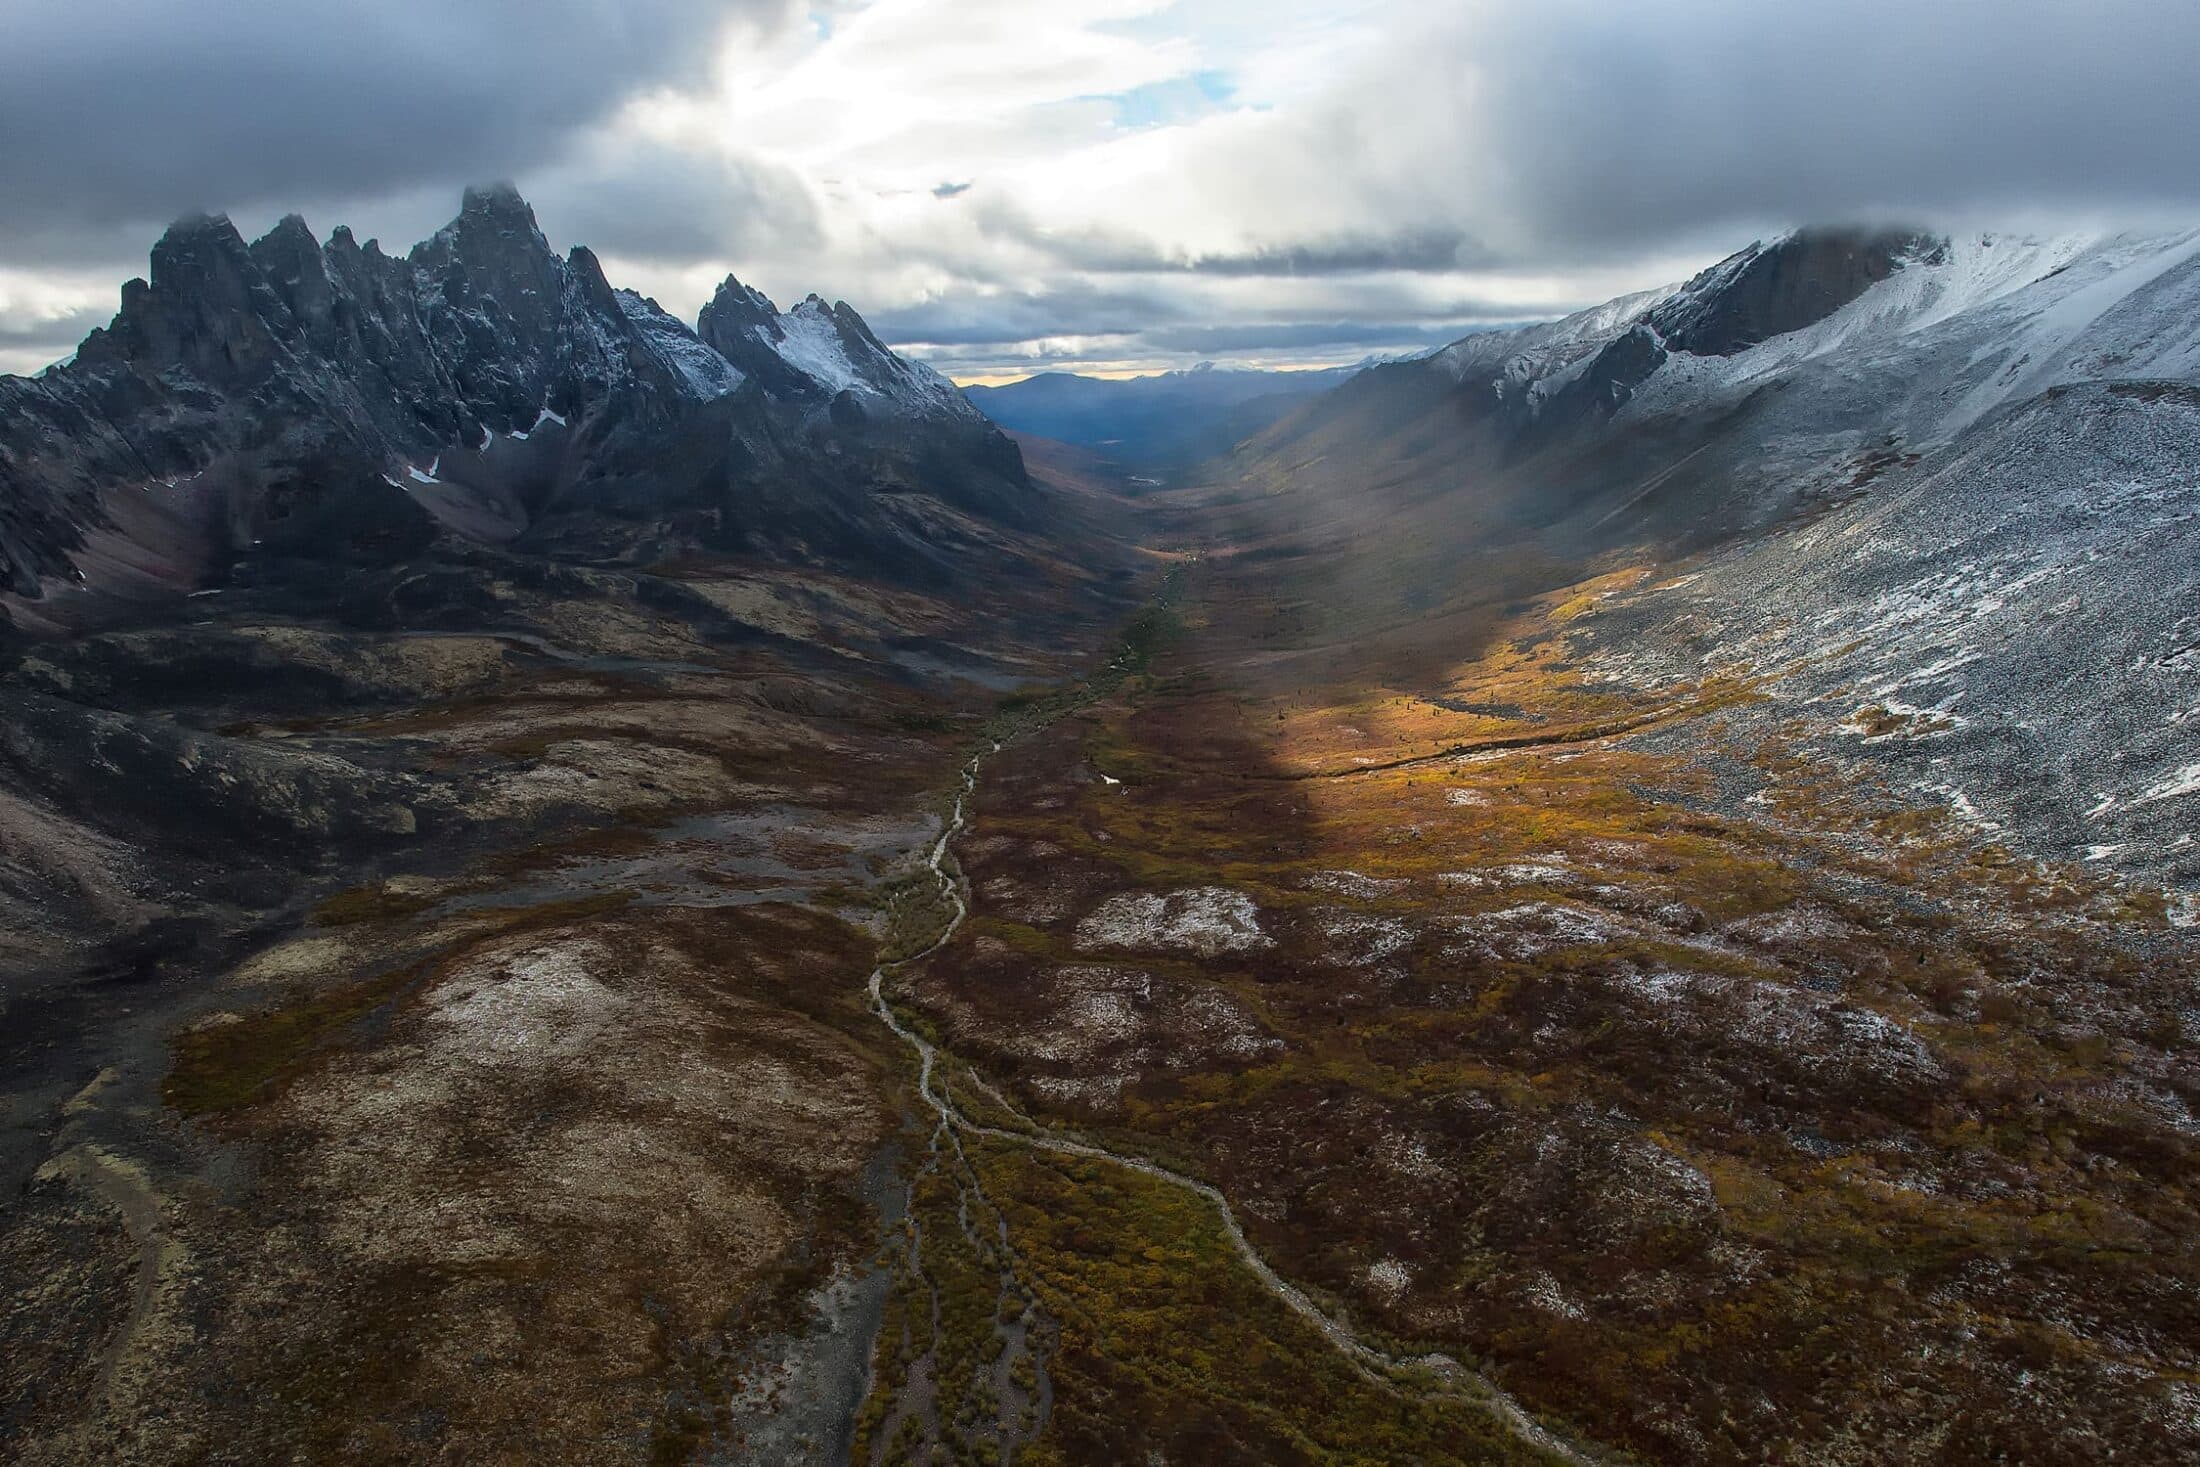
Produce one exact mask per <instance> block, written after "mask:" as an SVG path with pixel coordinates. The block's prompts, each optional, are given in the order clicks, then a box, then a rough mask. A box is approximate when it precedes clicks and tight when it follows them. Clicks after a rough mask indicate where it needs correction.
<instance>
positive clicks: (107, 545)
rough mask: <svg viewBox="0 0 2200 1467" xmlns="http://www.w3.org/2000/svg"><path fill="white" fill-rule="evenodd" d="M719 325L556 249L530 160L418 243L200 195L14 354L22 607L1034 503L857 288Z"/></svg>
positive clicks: (14, 563) (975, 423)
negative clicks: (82, 305)
mask: <svg viewBox="0 0 2200 1467" xmlns="http://www.w3.org/2000/svg"><path fill="white" fill-rule="evenodd" d="M734 301H739V302H740V303H741V308H742V309H741V312H740V313H739V315H738V316H736V313H734V312H733V311H732V309H731V303H732V302H734ZM703 327H704V330H703V333H701V334H699V333H698V332H696V331H694V330H691V329H689V328H688V327H686V326H685V325H684V324H682V323H680V322H678V321H676V320H675V319H674V318H672V317H671V316H670V315H668V314H667V313H665V312H663V311H662V310H661V309H659V308H657V307H656V305H655V304H654V303H653V302H650V301H647V300H645V299H643V298H641V297H639V296H636V295H634V294H633V293H631V292H619V291H615V290H614V289H613V288H612V287H611V285H610V284H609V282H608V281H607V280H606V279H605V278H604V274H603V270H602V268H601V266H600V264H599V263H598V262H597V260H596V258H595V256H594V255H593V254H592V253H591V252H590V251H589V250H587V249H586V248H585V247H578V246H577V247H575V248H574V249H573V250H572V251H570V252H569V253H568V254H567V255H565V256H563V257H560V256H558V255H557V254H556V253H555V252H554V251H552V250H551V248H550V246H549V243H548V241H547V240H546V239H545V238H544V236H543V234H542V232H541V230H540V228H539V227H538V226H537V225H536V222H535V217H534V213H533V211H532V210H531V209H530V208H529V207H528V206H527V204H526V202H525V201H524V200H523V199H521V198H520V196H519V195H518V193H517V192H515V191H514V190H512V189H510V188H509V187H496V188H483V189H473V190H469V191H468V192H467V194H466V197H465V200H464V203H463V205H462V208H461V210H460V212H459V214H458V216H457V218H455V219H454V220H453V221H452V222H451V223H450V224H449V225H447V226H445V227H444V228H443V229H442V230H440V231H438V232H437V234H436V235H435V236H434V237H433V238H431V239H429V240H427V241H425V242H423V243H422V244H420V245H418V246H416V247H415V248H414V249H413V250H412V251H411V252H410V253H409V254H408V255H406V256H405V257H403V258H402V259H400V258H396V257H393V256H390V255H387V254H384V253H383V252H382V251H381V249H380V248H379V246H378V245H377V244H376V243H375V242H373V241H371V240H370V241H368V242H367V243H366V244H364V245H362V244H360V243H359V242H358V241H357V240H355V239H354V237H353V236H352V234H351V232H350V231H349V230H347V229H343V228H338V229H337V230H335V231H334V232H333V233H332V234H331V235H330V237H329V239H328V240H327V242H326V243H325V244H322V243H320V242H318V241H317V240H316V239H315V237H314V235H313V233H312V232H311V230H310V229H309V228H308V227H307V226H306V224H305V222H304V221H303V220H302V219H299V218H298V217H296V216H290V217H288V218H285V219H284V220H283V221H282V222H281V223H279V224H278V225H277V226H276V227H275V228H274V229H273V230H271V231H270V232H269V233H268V234H267V235H266V236H265V237H263V238H261V239H259V240H257V241H254V242H251V243H249V244H248V243H247V242H246V241H245V240H244V239H243V238H242V236H240V235H239V234H238V232H237V230H236V229H235V227H234V226H233V225H231V224H230V223H229V221H228V220H226V219H221V218H208V217H200V218H192V219H186V220H183V221H179V222H178V223H177V224H176V225H175V226H174V227H173V228H171V229H170V230H169V231H168V233H167V234H166V235H165V236H164V237H163V238H162V239H161V241H160V242H159V244H158V245H156V246H155V248H154V250H153V255H152V269H151V271H150V276H149V278H148V279H143V280H133V281H131V282H130V283H129V284H128V285H127V286H125V287H124V290H123V299H122V308H121V310H120V312H119V313H118V314H117V315H116V317H115V319H114V322H113V323H112V324H111V325H110V326H108V327H106V328H104V329H102V330H99V331H95V332H93V333H92V335H91V336H90V337H89V338H88V339H87V340H86V341H85V343H84V344H83V346H82V347H81V348H80V349H79V350H78V352H77V353H76V355H75V357H74V359H73V360H72V361H70V362H69V363H67V364H66V365H64V366H61V367H58V368H55V369H52V370H49V371H48V372H46V373H43V374H41V375H40V376H38V377H36V378H30V379H26V378H4V379H0V574H4V579H5V583H6V589H7V590H8V592H10V593H11V601H12V605H11V611H12V612H13V613H14V616H15V619H16V620H17V621H19V622H26V621H27V622H30V623H34V624H35V623H37V622H39V621H42V620H46V619H48V618H49V617H52V616H54V615H57V614H58V615H59V616H61V617H62V619H63V620H67V619H68V617H69V615H70V612H69V610H68V609H67V608H66V607H63V608H56V606H55V605H54V598H55V593H59V592H63V591H67V592H69V593H71V595H72V596H74V597H75V598H77V599H79V600H81V599H83V598H85V597H86V596H90V597H92V598H93V599H95V600H96V599H97V598H98V597H100V596H101V595H102V594H104V593H123V594H128V593H131V592H140V593H142V592H145V591H148V590H153V589H159V588H163V587H165V588H168V589H196V588H197V587H198V586H200V585H204V584H209V583H218V582H219V581H220V580H222V579H224V578H225V577H226V576H227V575H228V574H229V573H230V568H231V566H232V565H233V564H234V563H235V562H238V561H244V562H247V563H250V562H253V561H262V560H270V559H277V558H289V559H300V560H306V561H315V560H327V559H335V560H359V559H366V560H370V561H372V560H378V559H389V558H391V557H402V556H404V555H407V554H411V553H416V552H417V551H418V550H419V549H420V547H421V546H423V545H424V544H426V543H427V542H428V541H430V540H432V539H434V538H435V537H436V536H438V535H455V536H458V537H460V538H462V539H469V540H474V541H487V542H507V541H514V540H522V539H524V540H526V541H528V542H529V543H530V544H532V545H538V546H541V547H543V548H546V549H549V550H551V551H552V552H553V553H557V554H561V555H565V556H569V557H573V556H577V557H581V558H595V559H603V558H619V557H622V556H631V555H633V554H637V553H655V552H656V551H661V550H663V549H664V548H666V546H667V544H669V543H676V542H681V541H692V542H694V543H699V544H704V545H708V546H712V547H714V548H719V549H742V550H752V551H762V550H770V551H772V552H774V553H781V554H786V555H789V556H791V557H794V558H797V559H799V558H801V557H802V556H804V555H810V554H815V553H818V551H819V547H820V546H821V545H824V546H831V547H833V550H832V553H835V554H847V555H854V556H856V557H857V558H859V559H861V558H864V557H866V556H868V557H869V558H871V559H872V560H873V561H875V562H877V563H881V564H902V565H911V564H921V563H922V562H923V561H924V559H925V558H926V552H925V549H924V547H923V546H922V544H921V543H919V541H920V539H921V537H918V536H915V535H913V534H912V533H911V532H910V530H909V529H908V528H907V527H906V526H897V525H895V524H894V523H892V520H893V516H892V515H891V514H890V513H888V512H886V511H885V509H884V507H883V505H882V503H881V500H882V499H883V498H884V497H888V496H892V495H895V494H899V493H908V492H916V493H919V494H925V495H933V496H938V497H941V498H943V499H946V500H948V501H951V502H952V503H954V504H955V505H956V506H957V507H959V508H961V509H965V510H969V511H971V512H975V513H978V514H980V515H982V516H990V517H998V518H1001V519H1004V520H1011V521H1016V522H1019V523H1027V522H1029V520H1030V518H1031V516H1032V515H1034V514H1035V513H1037V506H1036V504H1035V502H1034V497H1033V495H1032V492H1031V488H1030V482H1029V480H1028V478H1027V477H1026V475H1025V473H1024V470H1023V466H1022V463H1021V459H1020V456H1019V455H1018V454H1017V452H1016V449H1015V447H1014V445H1013V444H1011V443H1010V442H1009V441H1008V440H1007V439H1005V438H1004V437H1002V436H1001V435H1000V434H999V433H998V432H997V431H996V430H994V429H993V428H992V426H991V425H990V424H988V423H987V422H986V421H985V420H984V418H983V417H982V416H981V415H980V414H978V413H977V411H976V410H975V409H973V408H971V407H970V405H969V404H968V403H967V402H965V401H964V400H963V399H962V398H961V396H960V395H959V394H958V393H956V392H955V390H954V388H953V387H952V386H951V385H950V384H948V383H947V382H946V381H945V380H944V379H942V378H940V377H938V376H937V375H936V374H934V373H932V372H931V371H930V370H929V369H928V368H925V367H922V366H920V365H917V364H914V363H910V362H907V361H904V360H902V359H901V358H899V357H897V356H895V355H894V354H893V353H892V352H891V351H890V350H889V349H888V348H886V347H885V346H884V344H883V343H881V342H879V341H878V339H877V338H876V337H875V336H874V335H873V334H872V333H871V332H870V330H869V328H868V327H867V326H865V325H864V323H863V321H862V318H861V317H860V316H858V315H857V314H856V312H855V311H854V310H853V309H852V308H850V307H848V306H847V305H845V304H841V305H837V306H832V307H828V306H826V305H825V304H824V303H823V302H822V301H820V300H817V299H816V298H815V297H812V298H811V299H810V300H807V301H805V302H803V303H802V304H801V305H799V306H797V307H795V308H794V309H793V310H791V311H789V312H786V313H784V314H782V313H780V312H778V311H777V310H776V308H774V307H773V306H772V304H771V303H770V301H768V300H766V299H765V298H763V297H762V296H760V295H757V294H756V293H755V292H752V291H749V290H747V288H746V287H743V286H740V285H739V283H738V282H736V281H733V280H730V279H729V280H728V282H727V284H726V287H725V288H724V289H722V290H721V292H720V295H719V299H718V300H717V301H714V302H713V307H712V309H711V310H708V311H706V312H705V313H704V321H703ZM132 496H136V497H137V498H138V499H139V500H140V501H142V502H132V503H128V504H126V505H118V503H117V501H118V499H122V500H128V499H130V498H131V497H132ZM148 505H149V506H151V507H152V508H153V509H154V510H155V511H156V512H155V513H152V514H148V513H147V512H146V510H147V508H148Z"/></svg>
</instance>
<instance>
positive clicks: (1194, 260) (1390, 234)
mask: <svg viewBox="0 0 2200 1467" xmlns="http://www.w3.org/2000/svg"><path fill="white" fill-rule="evenodd" d="M966 187H967V185H966ZM975 217H976V218H977V219H978V220H979V222H980V223H981V225H982V226H983V228H984V229H985V231H986V233H988V234H989V235H991V236H992V237H994V238H997V239H1009V240H1014V241H1016V242H1017V243H1019V244H1022V245H1025V246H1027V247H1029V248H1032V249H1035V250H1038V251H1040V252H1041V253H1043V254H1046V255H1047V256H1049V257H1051V258H1052V259H1053V260H1055V261H1056V262H1057V263H1059V264H1061V265H1063V266H1065V267H1067V268H1069V269H1072V270H1083V271H1088V272H1090V273H1092V274H1096V275H1216V276H1237V277H1261V276H1277V277H1288V276H1323V275H1371V274H1400V273H1403V274H1445V273H1449V272H1453V271H1459V270H1473V269H1478V268H1482V267H1484V266H1487V265H1489V264H1490V263H1491V262H1492V257H1491V255H1490V252H1489V251H1488V250H1486V249H1484V248H1483V247H1482V245H1481V244H1480V243H1478V242H1477V241H1475V240H1474V239H1472V238H1471V237H1469V236H1468V235H1467V234H1466V233H1465V232H1463V231H1462V230H1459V229H1457V228H1453V227H1443V226H1438V227H1430V226H1426V225H1416V224H1405V225H1401V226H1399V227H1398V228H1395V229H1389V230H1385V229H1382V228H1379V227H1378V228H1372V229H1350V230H1337V231H1324V232H1322V233H1320V234H1315V235H1310V236H1309V237H1308V238H1305V239H1300V240H1290V241H1286V242H1283V243H1277V244H1265V245H1258V246H1254V247H1252V248H1248V249H1242V250H1233V251H1216V252H1206V253H1200V252H1194V251H1187V250H1181V249H1174V248H1171V247H1169V246H1167V245H1166V244H1164V243H1163V242H1161V241H1160V240H1157V239H1155V238H1153V237H1151V236H1148V235H1145V234H1142V233H1139V232H1137V231H1136V230H1133V229H1127V228H1122V227H1101V228H1094V227H1086V228H1081V229H1069V230H1063V229H1051V228H1048V227H1047V226H1045V225H1044V224H1042V223H1041V222H1040V221H1038V220H1036V219H1034V218H1033V217H1032V216H1031V215H1030V214H1029V213H1027V212H1026V211H1025V210H1024V209H1023V207H1022V206H1021V205H1020V204H1019V203H1017V202H1016V201H1015V200H1013V199H1007V198H1000V197H995V198H991V199H988V200H986V201H985V202H984V203H983V204H982V205H981V206H980V207H979V208H978V210H977V211H976V214H975ZM1247 222H1248V223H1252V224H1258V223H1259V222H1260V221H1259V220H1258V219H1257V218H1256V219H1250V220H1248V221H1247Z"/></svg>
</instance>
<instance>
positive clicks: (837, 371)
mask: <svg viewBox="0 0 2200 1467" xmlns="http://www.w3.org/2000/svg"><path fill="white" fill-rule="evenodd" d="M753 329H754V330H755V331H756V335H757V340H759V341H761V342H763V343H764V345H765V346H767V347H770V348H771V349H772V350H774V351H776V352H778V353H779V355H780V357H781V359H782V360H784V361H785V362H786V363H787V364H788V365H789V366H791V367H793V368H795V369H796V370H797V371H799V372H801V373H802V374H803V375H805V376H807V377H809V378H811V379H812V380H813V381H816V382H820V383H822V384H824V386H825V388H826V389H827V390H828V391H830V392H835V393H839V392H846V391H847V390H848V389H849V388H851V387H870V386H871V384H869V383H867V382H865V381H864V380H863V378H862V376H861V374H860V373H858V372H857V371H856V367H855V363H853V362H851V361H850V360H849V359H848V348H847V345H846V343H845V342H843V341H842V340H841V338H840V323H839V322H837V321H835V320H834V319H833V316H832V312H831V311H830V310H828V309H827V308H826V305H825V303H824V302H823V301H821V300H819V299H818V298H817V297H816V296H814V295H813V296H811V297H809V298H808V299H807V300H805V301H803V302H802V303H801V304H800V305H797V306H796V307H795V308H794V309H793V310H791V311H782V312H780V314H779V329H780V330H781V331H782V332H783V333H785V334H784V336H783V337H782V338H781V339H780V340H778V341H773V340H772V339H771V338H770V337H769V335H767V334H766V333H765V332H764V331H763V329H762V328H761V327H757V328H753ZM872 390H873V391H876V389H875V388H873V389H872Z"/></svg>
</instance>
